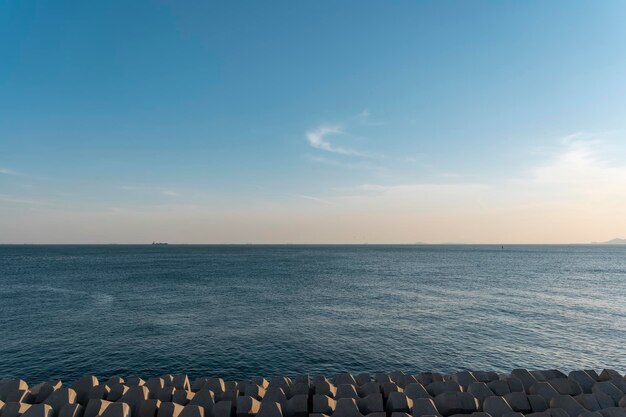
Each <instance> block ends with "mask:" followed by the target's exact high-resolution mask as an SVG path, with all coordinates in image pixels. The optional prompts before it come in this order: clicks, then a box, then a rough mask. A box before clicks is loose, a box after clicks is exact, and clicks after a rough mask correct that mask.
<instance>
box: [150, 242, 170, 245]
mask: <svg viewBox="0 0 626 417" xmlns="http://www.w3.org/2000/svg"><path fill="white" fill-rule="evenodd" d="M152 244H153V245H167V242H152Z"/></svg>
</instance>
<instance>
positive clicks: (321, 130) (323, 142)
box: [306, 126, 365, 156]
mask: <svg viewBox="0 0 626 417" xmlns="http://www.w3.org/2000/svg"><path fill="white" fill-rule="evenodd" d="M343 133H344V132H343V130H342V129H341V128H340V127H339V126H320V127H318V128H316V129H313V130H309V131H308V132H306V139H307V141H308V142H309V145H311V146H312V147H314V148H315V149H320V150H322V151H326V152H332V153H337V154H341V155H353V156H365V154H363V153H362V152H359V151H356V150H354V149H349V148H342V147H340V146H335V145H333V144H332V143H330V141H329V140H328V137H329V136H332V135H340V134H343Z"/></svg>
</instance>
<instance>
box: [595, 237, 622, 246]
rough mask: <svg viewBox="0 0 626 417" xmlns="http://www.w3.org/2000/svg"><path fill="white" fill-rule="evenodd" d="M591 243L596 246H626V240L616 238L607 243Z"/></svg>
mask: <svg viewBox="0 0 626 417" xmlns="http://www.w3.org/2000/svg"><path fill="white" fill-rule="evenodd" d="M591 243H593V244H594V245H626V239H619V238H615V239H611V240H609V241H606V242H591Z"/></svg>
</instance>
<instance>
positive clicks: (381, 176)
mask: <svg viewBox="0 0 626 417" xmlns="http://www.w3.org/2000/svg"><path fill="white" fill-rule="evenodd" d="M625 19H626V2H623V1H610V0H609V1H602V2H589V1H577V0H574V1H569V0H568V1H524V2H520V1H499V2H496V1H458V2H453V1H394V2H381V1H367V0H365V1H363V0H359V1H349V0H346V1H341V2H336V1H298V2H294V1H284V2H278V1H263V2H249V1H224V2H209V1H141V0H138V1H133V2H128V1H106V2H80V1H58V2H48V1H32V0H22V1H7V2H2V3H0V243H150V242H152V241H165V242H170V243H415V242H429V243H448V242H450V243H452V242H454V243H503V244H504V243H585V242H591V241H604V240H609V239H612V238H616V237H625V238H626V214H625V213H626V25H625V24H624V21H625Z"/></svg>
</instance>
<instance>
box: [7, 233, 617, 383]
mask: <svg viewBox="0 0 626 417" xmlns="http://www.w3.org/2000/svg"><path fill="white" fill-rule="evenodd" d="M517 367H525V368H529V369H549V368H558V369H561V370H563V371H568V370H572V369H589V368H594V369H602V368H604V367H611V368H616V369H618V370H621V371H622V372H624V370H625V368H626V246H600V245H588V246H587V245H555V246H546V245H526V246H524V245H519V246H504V248H501V247H500V246H499V245H498V246H495V245H493V246H489V245H477V246H473V245H432V246H428V245H354V246H352V245H345V246H344V245H321V246H315V245H167V246H152V245H3V246H0V377H21V378H24V379H27V380H28V381H32V382H36V381H40V380H45V379H50V378H62V379H64V380H68V381H69V380H72V379H75V378H77V377H79V376H82V375H87V374H94V375H97V376H100V377H106V376H110V375H116V374H119V375H124V376H132V375H139V376H144V377H148V376H154V375H160V374H164V373H183V372H184V373H188V374H189V375H190V376H192V377H194V376H222V377H225V378H230V379H243V378H249V377H253V376H257V375H264V376H273V375H297V374H304V373H308V374H311V375H313V374H318V373H323V374H326V375H332V374H333V373H336V372H340V371H350V372H355V373H358V372H372V373H373V372H377V371H392V370H403V371H407V372H421V371H437V372H455V371H458V370H466V369H469V370H494V371H500V372H504V371H510V370H511V369H513V368H517Z"/></svg>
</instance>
